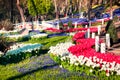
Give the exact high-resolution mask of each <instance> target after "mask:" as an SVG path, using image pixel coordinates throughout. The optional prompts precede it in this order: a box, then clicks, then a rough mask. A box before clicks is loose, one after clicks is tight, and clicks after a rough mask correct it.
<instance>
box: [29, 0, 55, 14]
mask: <svg viewBox="0 0 120 80" xmlns="http://www.w3.org/2000/svg"><path fill="white" fill-rule="evenodd" d="M27 6H28V10H29V13H30V14H31V15H33V16H36V15H38V14H40V15H44V14H48V13H51V12H52V9H53V5H52V1H51V0H28V4H27Z"/></svg>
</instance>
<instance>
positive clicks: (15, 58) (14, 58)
mask: <svg viewBox="0 0 120 80" xmlns="http://www.w3.org/2000/svg"><path fill="white" fill-rule="evenodd" d="M47 52H48V49H41V50H39V52H38V53H35V51H32V52H31V53H20V54H14V55H7V56H5V55H4V56H1V57H0V65H7V64H11V63H18V62H20V61H22V60H24V59H27V58H30V57H32V56H40V55H42V54H47Z"/></svg>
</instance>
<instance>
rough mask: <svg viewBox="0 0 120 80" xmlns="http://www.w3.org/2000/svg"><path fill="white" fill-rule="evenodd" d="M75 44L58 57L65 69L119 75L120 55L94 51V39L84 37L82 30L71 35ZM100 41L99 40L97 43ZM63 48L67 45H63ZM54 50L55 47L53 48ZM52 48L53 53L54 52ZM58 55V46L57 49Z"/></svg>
mask: <svg viewBox="0 0 120 80" xmlns="http://www.w3.org/2000/svg"><path fill="white" fill-rule="evenodd" d="M73 39H74V40H75V41H76V45H71V46H70V47H69V48H68V55H65V56H63V57H59V58H60V60H61V61H60V62H61V63H60V64H62V66H63V67H65V68H67V69H70V70H71V69H72V70H77V71H83V72H86V73H88V74H89V75H91V74H93V75H98V76H99V75H106V76H110V75H120V56H118V55H114V54H113V53H108V52H106V53H104V54H102V53H100V52H96V51H95V50H94V49H93V48H92V47H93V46H94V45H95V39H91V38H87V39H85V38H84V33H83V32H78V33H77V34H75V36H73ZM101 42H102V41H101V40H100V42H99V43H101ZM64 48H65V49H66V48H67V47H64ZM55 50H56V49H55ZM55 50H54V52H53V54H55V53H56V51H55ZM57 51H58V53H57V54H58V55H60V54H62V53H60V54H59V48H58V49H57Z"/></svg>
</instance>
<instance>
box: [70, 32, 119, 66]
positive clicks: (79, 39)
mask: <svg viewBox="0 0 120 80" xmlns="http://www.w3.org/2000/svg"><path fill="white" fill-rule="evenodd" d="M84 35H85V32H78V33H76V34H75V35H74V36H73V40H74V41H76V45H74V46H71V47H69V48H68V51H69V52H70V53H72V54H73V55H76V56H77V57H78V56H81V55H83V56H85V57H88V58H89V57H95V56H96V57H97V58H99V59H102V60H103V61H106V62H113V61H115V62H116V63H119V64H120V56H118V55H114V54H113V53H108V52H106V53H105V54H102V53H100V52H96V51H95V50H94V49H93V48H92V47H93V46H94V45H95V39H91V38H87V39H85V38H84ZM101 42H102V41H101V40H100V43H101Z"/></svg>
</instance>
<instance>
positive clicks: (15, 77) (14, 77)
mask: <svg viewBox="0 0 120 80" xmlns="http://www.w3.org/2000/svg"><path fill="white" fill-rule="evenodd" d="M56 65H58V64H54V65H50V66H43V67H40V68H37V69H35V70H32V71H29V72H26V73H23V74H19V75H16V76H13V77H10V78H8V79H7V80H15V79H18V78H22V77H24V76H26V75H29V74H32V73H34V72H37V71H39V70H43V69H49V68H52V67H54V66H56Z"/></svg>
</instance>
